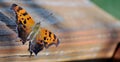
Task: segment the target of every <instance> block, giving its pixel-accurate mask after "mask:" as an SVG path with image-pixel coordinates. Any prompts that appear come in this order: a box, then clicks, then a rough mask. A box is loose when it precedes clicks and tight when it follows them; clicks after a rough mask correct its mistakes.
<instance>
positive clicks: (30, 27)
mask: <svg viewBox="0 0 120 62" xmlns="http://www.w3.org/2000/svg"><path fill="white" fill-rule="evenodd" d="M12 10H14V12H15V14H16V24H17V29H18V36H19V37H20V38H21V39H22V43H23V44H25V43H26V41H29V48H28V51H29V52H30V55H32V53H35V55H37V54H38V52H40V51H41V50H43V49H44V47H45V48H48V47H50V46H51V45H52V44H55V45H56V46H58V44H59V40H58V38H57V37H56V35H55V34H54V33H52V32H51V31H49V30H47V29H45V28H42V27H40V23H35V21H34V20H33V19H32V17H30V15H29V14H28V13H27V12H26V10H25V9H23V8H22V7H20V6H18V5H16V4H13V5H12Z"/></svg>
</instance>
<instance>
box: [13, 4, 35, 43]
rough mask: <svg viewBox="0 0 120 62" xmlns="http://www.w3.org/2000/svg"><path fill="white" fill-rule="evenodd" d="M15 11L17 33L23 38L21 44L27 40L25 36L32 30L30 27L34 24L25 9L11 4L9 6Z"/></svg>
mask: <svg viewBox="0 0 120 62" xmlns="http://www.w3.org/2000/svg"><path fill="white" fill-rule="evenodd" d="M11 8H12V9H13V10H14V12H15V13H16V19H17V20H16V23H17V25H18V35H19V37H20V38H21V39H22V40H23V44H24V43H25V42H26V40H27V36H28V35H29V33H30V32H31V31H32V27H33V26H34V25H35V22H34V20H33V19H32V17H30V15H29V14H28V13H27V12H26V10H25V9H23V8H21V7H20V6H18V5H16V4H13V5H12V7H11Z"/></svg>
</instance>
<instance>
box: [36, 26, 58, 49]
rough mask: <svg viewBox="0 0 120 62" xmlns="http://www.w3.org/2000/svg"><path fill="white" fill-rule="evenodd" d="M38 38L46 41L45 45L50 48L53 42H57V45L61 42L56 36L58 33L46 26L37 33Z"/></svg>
mask: <svg viewBox="0 0 120 62" xmlns="http://www.w3.org/2000/svg"><path fill="white" fill-rule="evenodd" d="M36 40H37V41H44V46H45V47H46V48H48V47H49V46H51V45H52V44H55V45H56V46H58V44H59V40H58V38H57V37H56V35H55V34H54V33H52V32H50V31H49V30H47V29H45V28H41V29H40V32H39V34H38V35H37V37H36ZM38 43H39V42H38ZM40 43H41V42H40Z"/></svg>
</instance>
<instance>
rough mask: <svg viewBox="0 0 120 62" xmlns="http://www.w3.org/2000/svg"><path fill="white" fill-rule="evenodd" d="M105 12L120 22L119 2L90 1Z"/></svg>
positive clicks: (113, 0)
mask: <svg viewBox="0 0 120 62" xmlns="http://www.w3.org/2000/svg"><path fill="white" fill-rule="evenodd" d="M91 1H92V2H93V3H95V4H96V5H98V6H99V7H101V8H102V9H103V10H105V11H106V12H108V13H110V14H111V15H112V16H114V17H115V18H117V19H119V20H120V0H91Z"/></svg>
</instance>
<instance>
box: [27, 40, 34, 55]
mask: <svg viewBox="0 0 120 62" xmlns="http://www.w3.org/2000/svg"><path fill="white" fill-rule="evenodd" d="M31 48H32V45H31V41H29V48H28V51H29V52H30V57H31V56H32V53H33V52H32V49H31Z"/></svg>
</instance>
